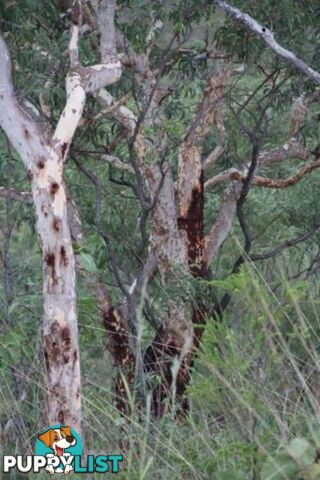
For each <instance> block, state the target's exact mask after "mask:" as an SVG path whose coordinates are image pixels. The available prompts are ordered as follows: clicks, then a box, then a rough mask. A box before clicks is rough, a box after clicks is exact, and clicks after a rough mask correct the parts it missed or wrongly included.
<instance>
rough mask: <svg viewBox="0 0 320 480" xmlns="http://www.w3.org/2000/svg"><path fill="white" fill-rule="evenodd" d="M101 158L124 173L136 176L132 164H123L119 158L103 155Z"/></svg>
mask: <svg viewBox="0 0 320 480" xmlns="http://www.w3.org/2000/svg"><path fill="white" fill-rule="evenodd" d="M100 158H101V160H104V161H106V162H107V163H109V165H112V166H113V167H115V168H117V169H118V170H121V171H122V172H127V173H130V174H134V169H133V167H132V165H130V163H125V162H122V161H121V160H120V159H119V158H118V157H114V156H113V155H102V156H101V157H100Z"/></svg>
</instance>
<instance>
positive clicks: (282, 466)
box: [261, 453, 299, 480]
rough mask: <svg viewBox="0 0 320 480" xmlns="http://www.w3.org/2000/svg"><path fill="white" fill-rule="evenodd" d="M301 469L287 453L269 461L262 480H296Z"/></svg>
mask: <svg viewBox="0 0 320 480" xmlns="http://www.w3.org/2000/svg"><path fill="white" fill-rule="evenodd" d="M298 473H299V467H298V465H297V464H296V463H295V462H294V460H293V459H292V458H291V457H290V456H289V455H287V454H286V453H280V454H279V455H277V456H276V457H275V458H272V459H270V460H268V462H266V463H265V465H264V466H263V468H262V471H261V480H288V479H290V480H291V479H292V480H296V477H295V475H297V474H298Z"/></svg>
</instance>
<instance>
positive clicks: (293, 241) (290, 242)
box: [250, 223, 320, 262]
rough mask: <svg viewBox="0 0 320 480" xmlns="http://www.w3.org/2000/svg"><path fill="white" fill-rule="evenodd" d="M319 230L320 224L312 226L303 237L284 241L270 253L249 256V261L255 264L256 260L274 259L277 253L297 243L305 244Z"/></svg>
mask: <svg viewBox="0 0 320 480" xmlns="http://www.w3.org/2000/svg"><path fill="white" fill-rule="evenodd" d="M319 228H320V223H318V224H317V225H315V226H314V228H313V229H312V230H310V231H309V232H307V233H304V234H303V235H299V237H296V238H293V239H291V240H286V241H285V242H284V243H282V244H281V245H279V246H278V247H276V248H274V249H273V250H271V251H270V252H266V253H257V254H255V255H254V254H253V255H250V259H251V260H252V261H253V262H255V261H257V260H267V259H268V258H272V257H275V256H276V255H278V254H279V253H281V252H282V251H283V250H285V249H286V248H288V247H293V246H295V245H298V244H299V243H302V242H305V241H306V240H308V239H309V238H310V237H311V236H312V235H314V234H315V233H316V232H317V231H318V230H319Z"/></svg>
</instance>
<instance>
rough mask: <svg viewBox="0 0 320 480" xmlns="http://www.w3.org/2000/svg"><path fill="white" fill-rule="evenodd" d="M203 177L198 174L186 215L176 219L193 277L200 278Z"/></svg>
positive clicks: (202, 237) (201, 266) (203, 272)
mask: <svg viewBox="0 0 320 480" xmlns="http://www.w3.org/2000/svg"><path fill="white" fill-rule="evenodd" d="M203 186H204V176H203V171H202V172H201V174H200V178H199V186H197V187H195V188H194V189H193V191H192V198H191V202H190V205H189V209H188V212H187V215H186V216H185V217H179V218H178V227H179V229H180V230H184V231H185V232H186V234H187V240H188V258H189V264H190V270H191V273H192V274H193V276H195V277H202V276H204V274H205V265H204V262H203V249H204V235H203V209H204V188H203Z"/></svg>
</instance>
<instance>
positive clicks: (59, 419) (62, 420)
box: [58, 410, 65, 425]
mask: <svg viewBox="0 0 320 480" xmlns="http://www.w3.org/2000/svg"><path fill="white" fill-rule="evenodd" d="M58 423H60V425H64V424H65V420H64V411H63V410H60V411H59V414H58Z"/></svg>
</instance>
